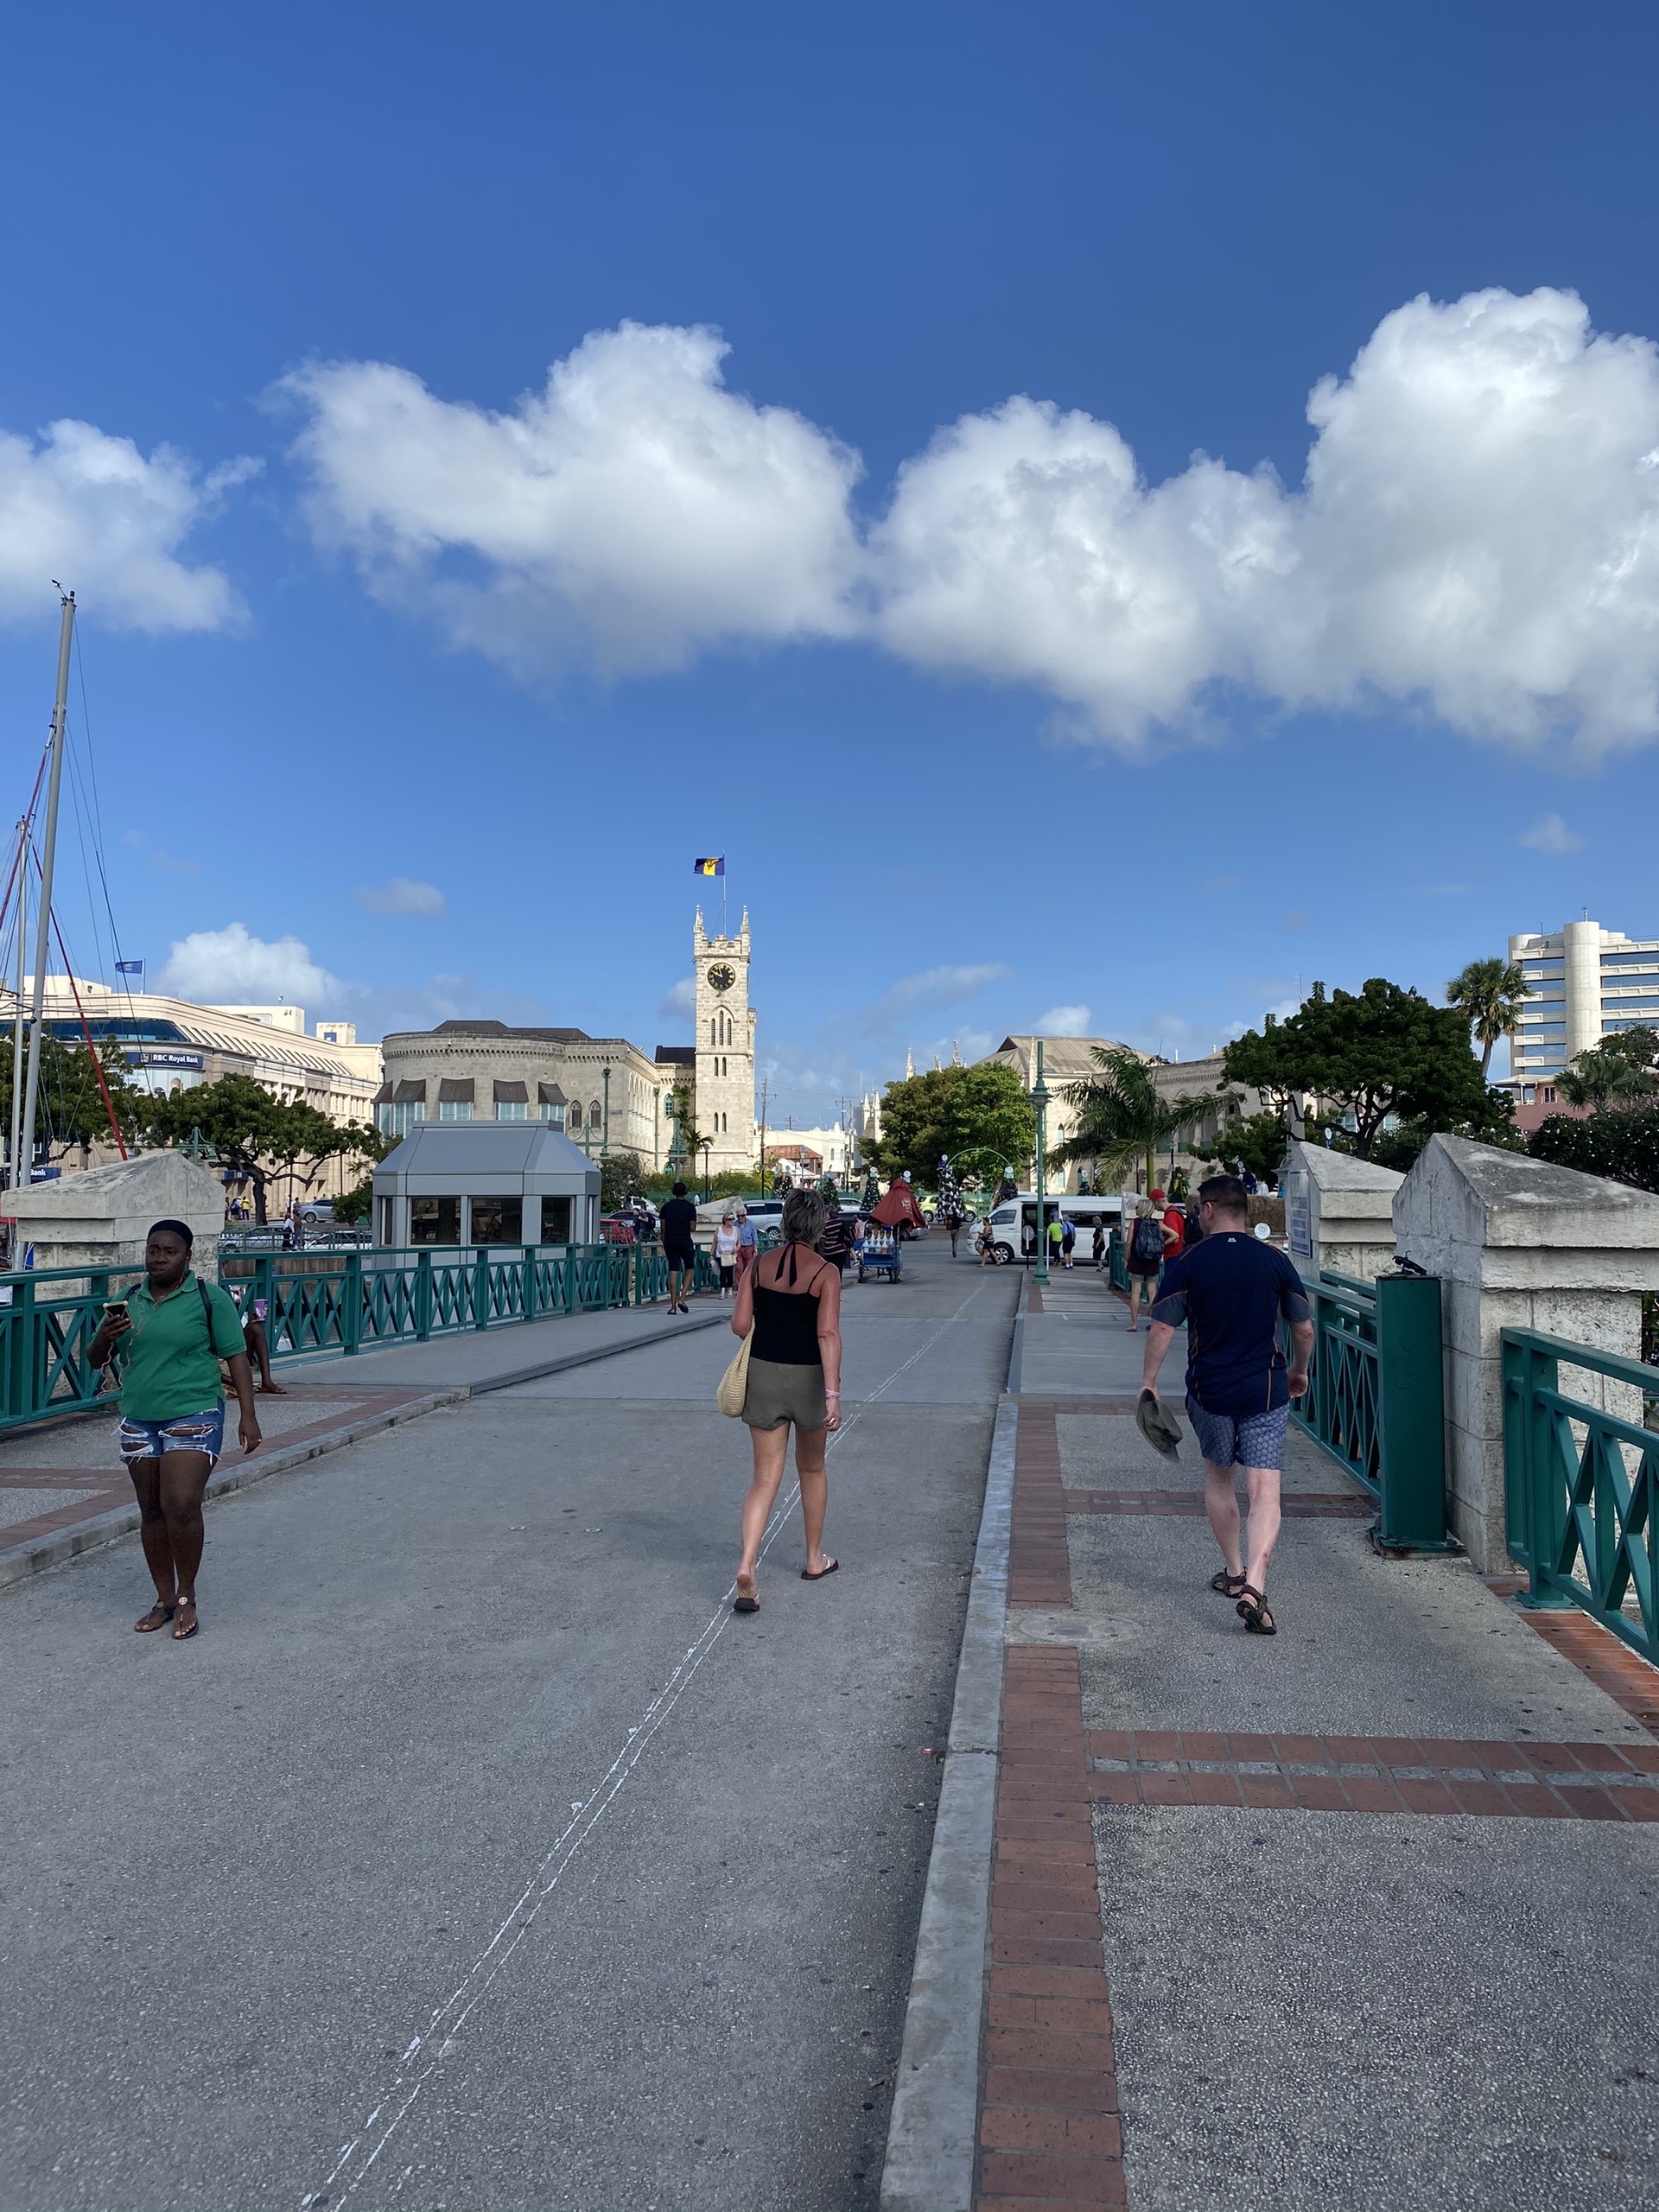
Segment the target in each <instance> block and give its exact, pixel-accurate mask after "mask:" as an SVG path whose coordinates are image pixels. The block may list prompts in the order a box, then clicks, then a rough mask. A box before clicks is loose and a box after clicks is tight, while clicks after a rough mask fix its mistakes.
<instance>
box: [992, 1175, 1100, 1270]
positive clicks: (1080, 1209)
mask: <svg viewBox="0 0 1659 2212" xmlns="http://www.w3.org/2000/svg"><path fill="white" fill-rule="evenodd" d="M1057 1219H1058V1220H1061V1221H1070V1222H1075V1223H1076V1224H1077V1250H1076V1251H1075V1252H1074V1253H1073V1255H1072V1257H1073V1259H1074V1260H1075V1261H1077V1262H1081V1263H1082V1264H1083V1265H1084V1266H1085V1267H1087V1266H1089V1265H1090V1263H1091V1262H1092V1261H1093V1258H1094V1249H1095V1224H1096V1222H1097V1221H1103V1222H1104V1223H1105V1224H1106V1227H1107V1230H1108V1232H1110V1231H1111V1230H1114V1229H1117V1228H1120V1227H1121V1226H1122V1221H1123V1201H1122V1198H1120V1197H1119V1196H1118V1194H1117V1193H1116V1192H1115V1191H1114V1192H1111V1193H1110V1194H1109V1195H1108V1194H1107V1193H1105V1192H1103V1193H1102V1194H1101V1195H1100V1196H1099V1197H1098V1198H1096V1197H1095V1196H1093V1195H1092V1193H1091V1194H1090V1195H1088V1196H1081V1195H1078V1194H1077V1193H1075V1192H1058V1193H1057V1194H1056V1195H1055V1196H1054V1197H1052V1198H1050V1197H1048V1196H1047V1195H1046V1194H1045V1196H1044V1198H1043V1220H1044V1223H1045V1224H1047V1223H1049V1222H1051V1221H1054V1220H1057ZM991 1237H992V1241H993V1243H994V1245H995V1251H996V1256H997V1258H998V1259H999V1260H1001V1261H1003V1262H1007V1261H1009V1260H1019V1259H1028V1258H1030V1256H1031V1255H1032V1254H1033V1252H1034V1250H1035V1249H1036V1244H1037V1194H1036V1192H1034V1191H1021V1192H1019V1194H1018V1195H1017V1196H1016V1197H1014V1198H1006V1199H1004V1201H1003V1203H1002V1204H1001V1205H1000V1206H998V1207H996V1208H995V1211H993V1213H992V1215H991Z"/></svg>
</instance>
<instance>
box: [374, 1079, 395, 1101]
mask: <svg viewBox="0 0 1659 2212" xmlns="http://www.w3.org/2000/svg"><path fill="white" fill-rule="evenodd" d="M374 1103H375V1104H376V1105H377V1106H390V1105H391V1084H389V1083H383V1084H381V1086H380V1088H379V1090H377V1091H376V1092H375V1094H374Z"/></svg>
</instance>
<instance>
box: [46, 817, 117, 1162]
mask: <svg viewBox="0 0 1659 2212" xmlns="http://www.w3.org/2000/svg"><path fill="white" fill-rule="evenodd" d="M40 868H41V863H40V858H39V855H35V874H36V876H37V877H39V876H40ZM41 887H42V889H44V887H45V885H44V880H42V881H41ZM49 919H50V921H51V924H52V933H53V935H54V937H55V938H57V940H58V950H59V951H60V953H62V955H63V968H64V974H65V975H66V976H67V978H68V982H69V989H70V992H71V995H73V999H74V1001H75V1012H76V1013H77V1014H79V1016H80V1033H81V1035H82V1036H83V1037H84V1038H85V1039H86V1050H87V1051H88V1052H90V1053H91V1054H92V1072H93V1074H94V1075H95V1076H96V1077H98V1087H99V1090H100V1091H101V1092H102V1093H103V1096H104V1111H105V1114H107V1115H108V1116H109V1121H110V1131H111V1135H112V1136H113V1137H114V1139H115V1145H116V1150H117V1151H118V1153H119V1154H120V1155H121V1157H122V1159H123V1160H124V1159H125V1158H126V1157H127V1144H126V1139H125V1138H124V1136H123V1135H122V1134H121V1124H120V1123H119V1122H118V1121H117V1120H116V1118H115V1102H114V1101H113V1099H111V1096H110V1086H109V1084H107V1083H105V1080H104V1063H103V1061H102V1060H100V1059H99V1057H98V1047H97V1046H96V1045H94V1044H93V1042H92V1030H91V1029H90V1028H89V1027H88V1026H87V1021H86V1008H85V1007H83V1006H82V1004H81V1002H80V986H79V983H77V982H76V981H75V969H74V963H73V961H72V960H71V959H70V957H69V952H68V948H67V946H66V944H64V941H63V929H62V926H61V925H60V922H59V920H58V916H57V910H56V908H55V907H54V909H53V911H52V913H51V915H50V917H49ZM42 1003H44V1001H42ZM47 1126H48V1128H50V1127H51V1109H50V1108H49V1107H48V1110H47Z"/></svg>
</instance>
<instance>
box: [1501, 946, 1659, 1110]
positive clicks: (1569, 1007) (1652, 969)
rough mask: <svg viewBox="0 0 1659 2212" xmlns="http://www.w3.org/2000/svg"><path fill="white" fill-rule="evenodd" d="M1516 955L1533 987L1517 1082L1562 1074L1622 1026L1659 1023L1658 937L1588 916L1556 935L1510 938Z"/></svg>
mask: <svg viewBox="0 0 1659 2212" xmlns="http://www.w3.org/2000/svg"><path fill="white" fill-rule="evenodd" d="M1510 959H1511V961H1513V962H1514V963H1515V964H1516V966H1517V967H1518V968H1519V969H1520V970H1521V972H1522V975H1523V976H1525V978H1526V981H1527V986H1528V989H1529V996H1528V997H1527V998H1526V999H1525V1000H1523V1001H1522V1008H1521V1028H1520V1033H1519V1034H1518V1035H1517V1036H1516V1039H1515V1041H1514V1047H1513V1053H1512V1066H1513V1074H1512V1077H1511V1080H1512V1081H1513V1082H1514V1083H1516V1084H1530V1083H1535V1082H1537V1081H1539V1080H1540V1079H1546V1080H1547V1079H1548V1077H1551V1076H1556V1075H1559V1074H1560V1071H1561V1070H1562V1069H1563V1068H1564V1067H1565V1066H1566V1065H1567V1062H1568V1061H1569V1060H1570V1059H1573V1058H1574V1057H1575V1056H1576V1055H1577V1054H1578V1053H1580V1052H1587V1051H1588V1050H1589V1049H1590V1048H1591V1046H1594V1045H1599V1043H1600V1042H1601V1040H1602V1039H1603V1038H1604V1037H1606V1036H1610V1035H1611V1034H1612V1033H1614V1032H1615V1031H1617V1030H1620V1029H1633V1028H1635V1027H1637V1025H1638V1024H1639V1023H1651V1024H1652V1025H1653V1026H1654V1027H1659V939H1656V938H1629V937H1626V936H1624V934H1623V932H1622V931H1618V930H1605V929H1603V927H1602V926H1601V924H1600V923H1599V922H1592V921H1590V920H1588V919H1587V918H1586V920H1584V921H1581V922H1567V924H1565V925H1563V927H1561V928H1560V929H1559V930H1557V931H1555V933H1554V936H1552V937H1542V936H1539V937H1512V938H1510Z"/></svg>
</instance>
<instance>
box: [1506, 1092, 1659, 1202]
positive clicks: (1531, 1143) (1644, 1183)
mask: <svg viewBox="0 0 1659 2212" xmlns="http://www.w3.org/2000/svg"><path fill="white" fill-rule="evenodd" d="M1527 1150H1528V1151H1529V1153H1530V1154H1532V1156H1533V1158H1534V1159H1535V1160H1552V1161H1554V1164H1555V1165H1556V1166H1558V1167H1576V1168H1578V1169H1579V1170H1580V1172H1581V1173H1584V1174H1586V1175H1605V1176H1607V1177H1608V1178H1609V1179H1611V1181H1613V1182H1615V1183H1628V1184H1629V1185H1630V1187H1631V1188H1632V1189H1633V1190H1637V1191H1659V1106H1626V1107H1624V1108H1623V1109H1621V1110H1620V1111H1619V1112H1618V1113H1616V1114H1592V1115H1591V1116H1589V1118H1588V1119H1587V1120H1585V1121H1581V1120H1580V1118H1579V1117H1578V1116H1577V1115H1575V1114H1551V1115H1550V1116H1548V1118H1547V1119H1546V1120H1544V1121H1542V1122H1540V1123H1539V1125H1538V1127H1537V1128H1535V1130H1534V1131H1533V1133H1532V1135H1531V1136H1530V1137H1529V1139H1528V1141H1527Z"/></svg>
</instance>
